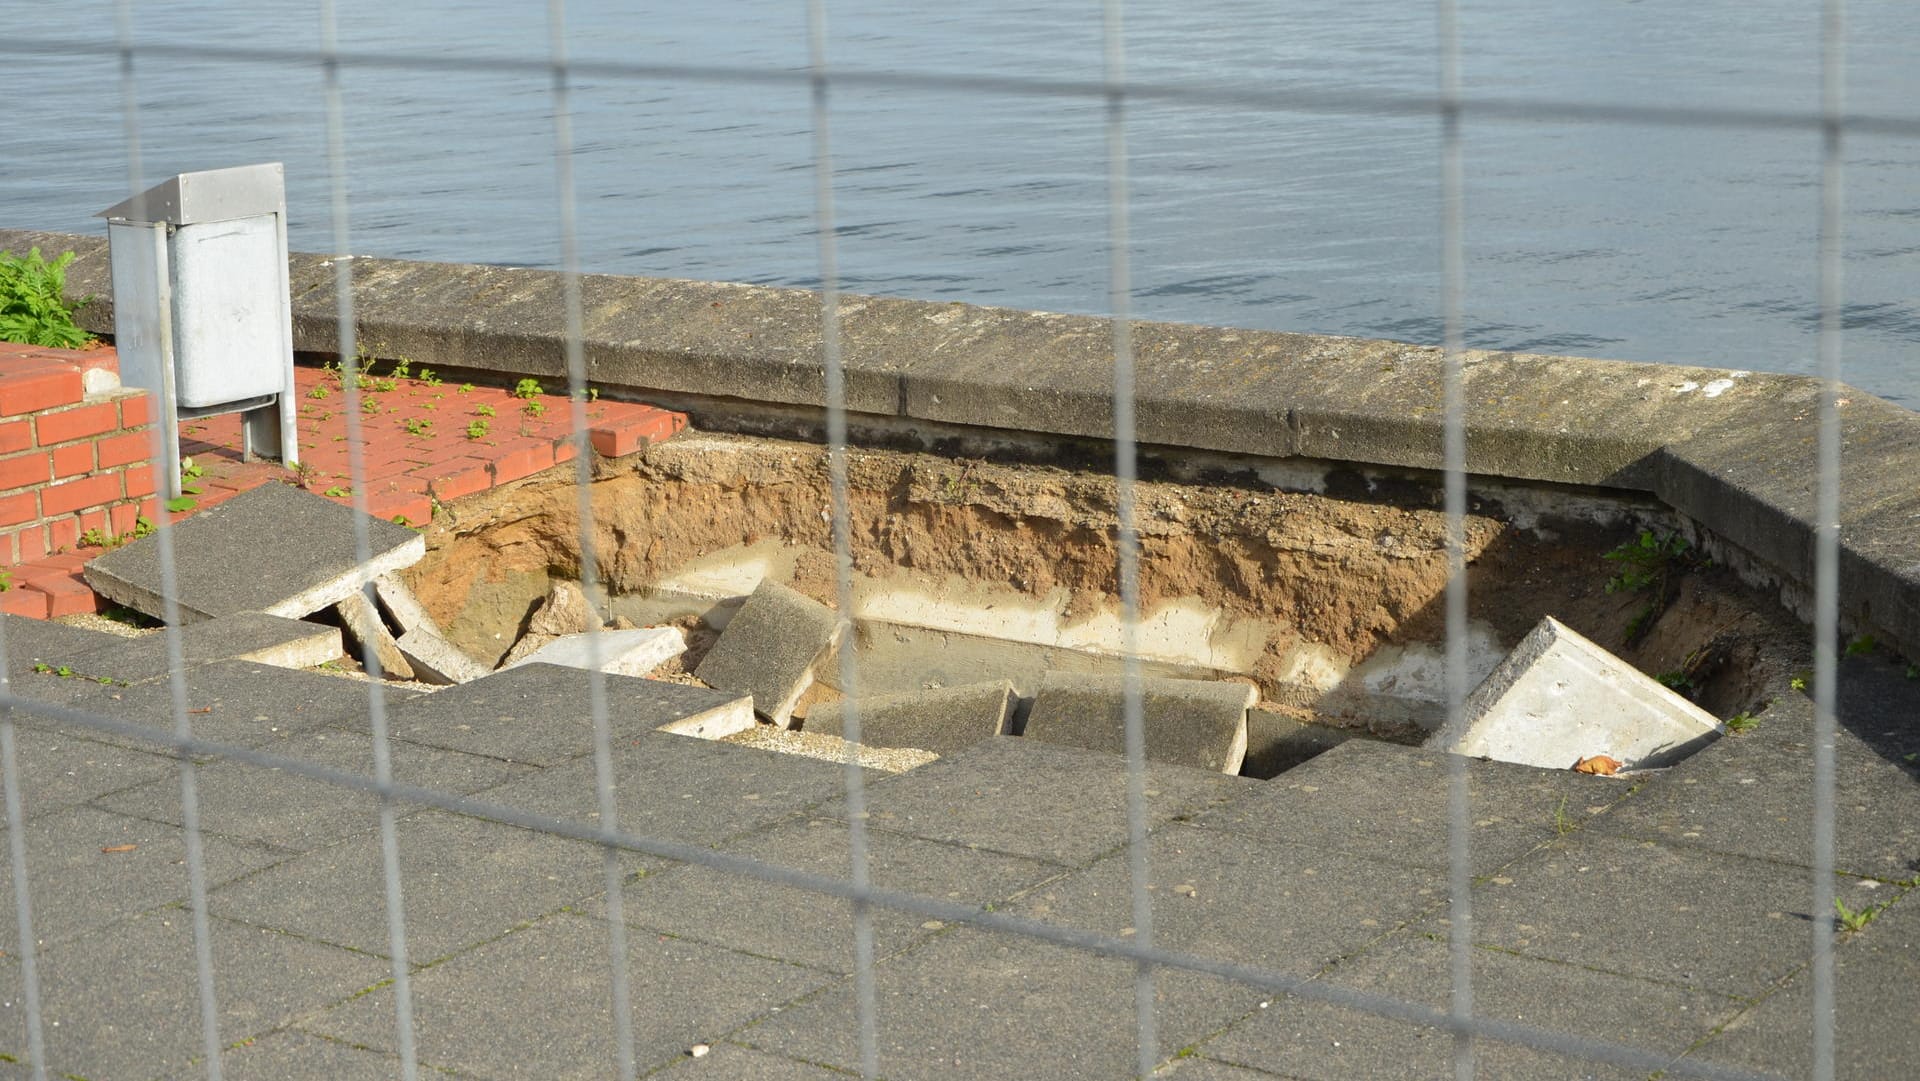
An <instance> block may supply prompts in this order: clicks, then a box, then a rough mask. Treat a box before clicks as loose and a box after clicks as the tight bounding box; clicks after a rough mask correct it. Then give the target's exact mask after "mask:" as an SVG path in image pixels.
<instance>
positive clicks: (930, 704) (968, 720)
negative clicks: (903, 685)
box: [806, 679, 1019, 755]
mask: <svg viewBox="0 0 1920 1081" xmlns="http://www.w3.org/2000/svg"><path fill="white" fill-rule="evenodd" d="M1018 701H1019V699H1017V698H1016V697H1015V696H1014V693H1013V683H1012V682H1011V681H1009V680H1004V679H1003V680H998V681H996V682H993V683H973V684H968V685H966V686H963V687H940V688H936V689H933V690H927V691H909V692H907V693H905V694H888V695H878V696H875V697H872V698H861V699H858V700H857V701H855V702H853V703H852V704H851V708H856V709H857V710H858V711H859V716H860V742H861V743H862V744H864V745H866V746H868V747H914V748H918V749H920V750H923V751H932V752H933V753H934V754H937V755H949V754H953V753H954V752H956V751H959V750H962V749H964V748H967V747H971V746H973V745H974V744H976V743H979V742H981V741H982V740H988V739H992V738H993V737H995V736H1001V735H1006V734H1007V731H1008V726H1009V725H1010V724H1011V723H1012V721H1013V707H1014V705H1015V703H1016V702H1018ZM849 708H850V707H849V703H847V702H844V701H842V702H831V703H825V704H822V705H818V706H815V707H814V708H813V710H812V711H811V712H810V713H808V714H807V722H806V730H807V731H808V732H813V733H818V734H824V735H829V736H840V737H842V738H845V737H846V723H847V711H848V709H849Z"/></svg>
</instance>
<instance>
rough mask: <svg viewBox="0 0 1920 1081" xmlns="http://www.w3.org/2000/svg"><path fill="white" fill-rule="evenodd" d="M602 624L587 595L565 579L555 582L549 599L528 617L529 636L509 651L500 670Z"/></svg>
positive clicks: (548, 596)
mask: <svg viewBox="0 0 1920 1081" xmlns="http://www.w3.org/2000/svg"><path fill="white" fill-rule="evenodd" d="M599 622H600V617H599V615H598V614H597V613H595V612H594V610H593V605H592V604H590V603H588V601H587V595H586V592H585V591H584V590H582V589H581V588H580V586H579V585H578V584H576V583H574V582H569V581H566V580H564V579H559V580H556V581H555V582H554V583H553V585H552V586H550V587H549V588H548V590H547V596H546V599H545V600H542V601H541V602H540V604H539V605H538V606H537V607H536V608H534V610H533V614H532V615H530V616H528V617H527V629H526V633H524V634H522V635H521V636H520V640H519V641H517V642H515V643H514V644H513V648H512V649H511V650H508V651H507V655H506V656H505V657H504V658H502V659H501V661H500V667H502V668H511V667H513V666H514V665H516V664H519V663H521V662H523V661H525V660H526V659H527V658H528V657H531V656H532V655H533V654H534V653H536V652H538V651H539V650H540V649H542V648H544V647H545V646H546V645H547V644H548V643H550V642H553V641H555V640H556V639H559V638H563V637H565V636H567V635H569V634H584V633H586V630H587V628H588V627H591V626H594V625H596V624H598V623H599Z"/></svg>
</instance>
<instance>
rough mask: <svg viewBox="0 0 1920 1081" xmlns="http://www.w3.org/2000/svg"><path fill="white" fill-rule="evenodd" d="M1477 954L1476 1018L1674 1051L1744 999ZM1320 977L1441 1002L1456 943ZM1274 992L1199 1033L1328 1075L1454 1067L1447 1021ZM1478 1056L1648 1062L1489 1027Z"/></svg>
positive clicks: (1260, 1062)
mask: <svg viewBox="0 0 1920 1081" xmlns="http://www.w3.org/2000/svg"><path fill="white" fill-rule="evenodd" d="M1472 965H1473V976H1472V979H1473V989H1474V997H1473V1007H1474V1015H1475V1016H1476V1017H1477V1018H1484V1019H1486V1020H1489V1021H1505V1022H1513V1023H1518V1024H1526V1025H1532V1026H1535V1027H1537V1028H1541V1029H1545V1030H1547V1031H1549V1032H1552V1033H1555V1034H1561V1035H1567V1036H1572V1037H1575V1038H1580V1039H1588V1040H1604V1041H1607V1042H1609V1043H1616V1044H1626V1045H1629V1046H1631V1047H1633V1048H1635V1049H1637V1050H1641V1051H1646V1052H1648V1053H1650V1054H1653V1055H1656V1056H1658V1057H1660V1058H1663V1059H1666V1060H1669V1061H1670V1060H1672V1059H1674V1058H1677V1057H1678V1056H1679V1055H1680V1053H1681V1052H1683V1051H1685V1050H1686V1049H1687V1047H1688V1046H1689V1045H1691V1044H1692V1043H1693V1042H1694V1041H1696V1040H1698V1039H1699V1038H1700V1037H1701V1036H1704V1035H1705V1034H1706V1033H1708V1032H1710V1031H1712V1029H1713V1027H1714V1026H1715V1025H1718V1024H1720V1023H1722V1022H1724V1021H1726V1020H1727V1019H1728V1018H1731V1017H1733V1016H1734V1015H1735V1014H1736V1013H1738V1012H1739V1011H1740V1010H1741V1009H1742V1008H1743V1005H1742V1003H1740V1002H1739V1001H1738V1000H1736V999H1731V998H1727V997H1725V996H1721V995H1714V994H1711V993H1708V992H1704V991H1696V990H1691V989H1688V988H1683V987H1674V986H1671V985H1667V984H1657V983H1651V982H1648V981H1646V980H1636V979H1631V978H1629V977H1625V976H1616V975H1612V974H1609V973H1604V972H1594V971H1592V970H1589V969H1583V968H1580V967H1578V966H1575V965H1565V964H1558V963H1555V962H1551V961H1540V960H1536V959H1534V958H1529V957H1518V956H1514V955H1512V954H1506V953H1501V952H1499V951H1496V950H1486V949H1476V950H1474V951H1473V955H1472ZM1320 982H1323V983H1326V984H1329V985H1332V986H1333V987H1335V988H1338V989H1343V990H1350V991H1358V992H1363V993H1366V994H1371V995H1379V996H1383V997H1387V998H1392V999H1396V1000H1399V1001H1401V1002H1407V1003H1413V1004H1417V1005H1420V1006H1425V1007H1428V1008H1430V1009H1435V1010H1441V1011H1444V1010H1446V1009H1447V1008H1448V1005H1449V1002H1450V995H1451V991H1452V978H1451V955H1450V951H1449V949H1448V946H1447V943H1446V942H1445V941H1444V940H1436V939H1434V938H1428V937H1426V936H1423V935H1417V934H1412V935H1410V934H1399V935H1395V936H1393V937H1392V938H1390V939H1387V940H1385V941H1383V942H1382V943H1380V944H1379V945H1378V946H1377V947H1375V948H1374V949H1371V950H1368V951H1367V952H1366V953H1365V954H1363V955H1361V956H1359V957H1356V958H1354V959H1352V960H1351V961H1348V962H1346V963H1343V964H1341V965H1338V966H1336V967H1334V968H1333V969H1331V970H1329V971H1328V972H1327V973H1325V974H1324V975H1323V976H1322V977H1321V978H1320ZM1266 1001H1267V1002H1268V1005H1267V1007H1266V1008H1263V1009H1256V1010H1254V1011H1253V1012H1252V1013H1251V1014H1249V1015H1248V1016H1247V1017H1246V1018H1245V1019H1244V1020H1241V1021H1239V1022H1238V1023H1236V1024H1235V1025H1233V1027H1231V1028H1229V1029H1227V1030H1226V1031H1225V1032H1223V1033H1221V1034H1219V1035H1217V1036H1214V1037H1212V1038H1211V1039H1208V1040H1206V1041H1205V1042H1203V1043H1202V1044H1200V1046H1199V1048H1198V1049H1197V1050H1198V1053H1199V1054H1200V1055H1202V1056H1205V1057H1207V1058H1213V1059H1220V1060H1222V1061H1225V1062H1230V1063H1235V1064H1237V1065H1241V1066H1248V1067H1257V1068H1259V1069H1261V1070H1267V1071H1271V1072H1273V1073H1276V1074H1281V1075H1284V1076H1286V1077H1297V1078H1316V1079H1327V1081H1332V1079H1336V1078H1343V1079H1353V1081H1366V1079H1373V1078H1380V1079H1383V1081H1385V1079H1399V1078H1405V1079H1409V1081H1411V1079H1415V1078H1420V1079H1426V1078H1435V1077H1445V1076H1450V1075H1451V1074H1452V1071H1453V1040H1452V1037H1450V1036H1449V1035H1447V1034H1446V1033H1445V1032H1442V1031H1440V1030H1438V1029H1432V1028H1427V1027H1424V1026H1421V1025H1415V1024H1412V1023H1410V1022H1406V1021H1399V1020H1394V1019H1390V1018H1385V1017H1381V1016H1379V1015H1378V1014H1372V1013H1367V1012H1365V1011H1362V1010H1357V1009H1353V1008H1350V1007H1343V1006H1336V1005H1333V1004H1332V1003H1327V1002H1321V1001H1315V1000H1312V999H1308V998H1304V997H1297V996H1289V995H1276V996H1273V997H1272V998H1271V999H1269V1000H1266ZM1474 1064H1475V1067H1476V1069H1477V1070H1478V1071H1479V1073H1478V1075H1477V1076H1481V1077H1499V1078H1515V1079H1522V1078H1525V1079H1538V1081H1565V1079H1568V1078H1595V1079H1599V1078H1605V1079H1608V1081H1615V1079H1617V1081H1629V1079H1644V1078H1646V1077H1647V1075H1648V1074H1649V1073H1650V1072H1651V1071H1649V1070H1645V1069H1639V1070H1636V1069H1630V1068H1626V1067H1622V1066H1618V1065H1614V1064H1610V1063H1597V1062H1594V1061H1592V1060H1588V1059H1581V1058H1577V1057H1568V1056H1565V1055H1561V1054H1557V1053H1554V1052H1551V1051H1544V1050H1539V1049H1536V1048H1532V1047H1524V1046H1520V1045H1516V1044H1508V1043H1501V1042H1498V1041H1494V1040H1484V1039H1483V1040H1478V1041H1476V1042H1475V1046H1474ZM1175 1076H1185V1075H1181V1074H1176V1075H1175ZM1203 1076H1204V1075H1203Z"/></svg>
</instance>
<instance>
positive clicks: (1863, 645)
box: [1847, 634, 1879, 657]
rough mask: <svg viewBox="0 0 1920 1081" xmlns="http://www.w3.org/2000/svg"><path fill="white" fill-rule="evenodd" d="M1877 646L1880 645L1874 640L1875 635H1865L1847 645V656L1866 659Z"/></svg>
mask: <svg viewBox="0 0 1920 1081" xmlns="http://www.w3.org/2000/svg"><path fill="white" fill-rule="evenodd" d="M1876 645H1879V643H1878V642H1875V641H1874V640H1873V635H1871V634H1863V635H1861V636H1860V637H1858V638H1855V639H1854V640H1853V641H1851V642H1848V643H1847V656H1849V657H1864V656H1866V655H1867V654H1869V653H1872V652H1873V647H1874V646H1876Z"/></svg>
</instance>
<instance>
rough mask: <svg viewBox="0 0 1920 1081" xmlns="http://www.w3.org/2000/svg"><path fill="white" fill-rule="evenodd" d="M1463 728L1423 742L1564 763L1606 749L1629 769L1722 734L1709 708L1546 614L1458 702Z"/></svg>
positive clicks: (1509, 758) (1667, 759)
mask: <svg viewBox="0 0 1920 1081" xmlns="http://www.w3.org/2000/svg"><path fill="white" fill-rule="evenodd" d="M1461 714H1462V717H1463V729H1462V731H1461V732H1460V734H1459V737H1458V739H1457V740H1456V739H1455V738H1454V736H1453V734H1452V733H1451V732H1448V731H1444V730H1443V731H1441V732H1437V733H1435V734H1434V735H1433V736H1432V737H1431V738H1430V739H1429V740H1428V741H1427V746H1429V747H1432V748H1433V749H1435V750H1439V751H1449V750H1450V751H1458V752H1459V753H1461V754H1466V755H1472V756H1474V757H1476V758H1492V759H1496V760H1498V761H1501V762H1517V763H1519V764H1521V765H1527V766H1539V767H1541V768H1542V769H1566V768H1568V767H1570V766H1572V765H1573V764H1574V763H1576V762H1578V761H1580V760H1581V759H1584V758H1588V757H1591V756H1594V755H1607V756H1609V757H1611V758H1614V759H1616V760H1617V761H1619V762H1620V763H1622V765H1623V766H1624V767H1625V768H1627V769H1654V768H1658V767H1661V766H1671V765H1673V764H1674V763H1675V762H1679V761H1681V760H1682V759H1684V758H1686V757H1687V756H1688V755H1690V754H1692V753H1694V752H1695V751H1697V750H1699V749H1700V748H1701V747H1703V746H1705V745H1706V744H1708V743H1710V742H1712V741H1713V739H1714V738H1715V737H1716V735H1717V734H1718V733H1720V732H1723V731H1725V729H1724V728H1723V727H1722V726H1721V724H1720V722H1719V721H1717V720H1715V719H1714V716H1713V715H1712V714H1711V713H1708V712H1707V711H1706V710H1703V709H1701V708H1700V707H1699V706H1696V705H1694V704H1693V703H1692V702H1689V701H1687V700H1686V699H1685V698H1682V697H1680V696H1679V695H1678V694H1675V693H1674V692H1673V691H1672V690H1671V689H1669V688H1667V687H1666V686H1664V685H1662V684H1661V683H1660V682H1659V681H1658V680H1656V679H1654V678H1653V677H1652V676H1649V675H1647V674H1646V673H1644V672H1641V671H1640V670H1639V669H1637V668H1635V667H1634V666H1633V665H1631V664H1628V663H1627V662H1626V661H1623V660H1621V659H1620V658H1618V657H1616V656H1614V655H1613V654H1611V653H1609V652H1607V651H1606V650H1605V649H1603V648H1601V647H1600V646H1599V645H1597V644H1596V643H1594V642H1593V641H1592V640H1590V639H1588V638H1587V637H1586V636H1585V635H1583V634H1581V633H1579V632H1578V631H1575V630H1574V629H1573V628H1571V627H1569V626H1567V625H1566V624H1564V623H1562V622H1560V621H1559V620H1557V619H1555V618H1553V617H1552V616H1544V617H1542V618H1541V620H1540V622H1539V623H1537V624H1535V625H1534V628H1533V629H1532V630H1531V631H1528V632H1527V636H1526V637H1525V638H1522V639H1521V640H1520V643H1519V644H1518V645H1516V646H1514V647H1513V651H1512V652H1510V653H1508V654H1507V656H1506V659H1505V660H1502V661H1501V662H1500V664H1499V666H1498V667H1496V668H1495V669H1494V670H1493V671H1492V672H1491V673H1489V674H1488V676H1487V678H1486V679H1485V680H1483V681H1481V683H1480V686H1478V687H1476V688H1474V690H1473V693H1472V694H1470V695H1468V696H1467V700H1466V702H1465V704H1464V705H1462V706H1461Z"/></svg>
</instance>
